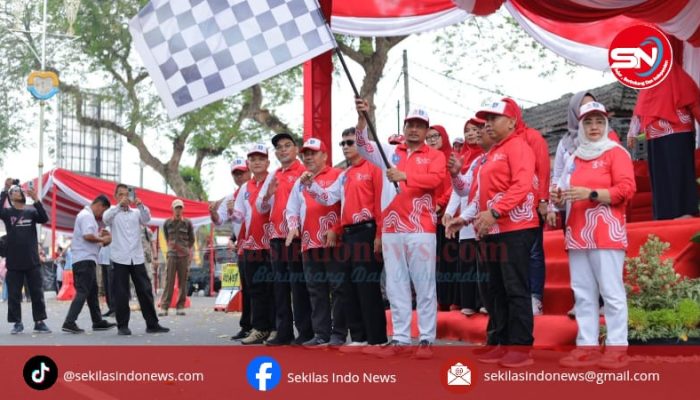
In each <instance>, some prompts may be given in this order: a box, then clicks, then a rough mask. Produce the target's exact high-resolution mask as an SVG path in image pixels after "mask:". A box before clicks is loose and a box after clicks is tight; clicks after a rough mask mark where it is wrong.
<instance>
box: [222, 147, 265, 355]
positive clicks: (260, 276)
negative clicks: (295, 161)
mask: <svg viewBox="0 0 700 400" xmlns="http://www.w3.org/2000/svg"><path fill="white" fill-rule="evenodd" d="M247 163H248V168H249V169H250V170H251V172H252V173H253V178H252V179H251V180H249V181H248V182H246V183H244V184H243V186H241V188H240V193H239V195H238V196H236V202H235V204H234V212H233V218H232V219H233V221H234V222H237V223H242V224H244V226H245V235H243V236H239V237H238V248H239V249H242V250H243V254H242V256H241V257H239V262H238V264H239V265H243V266H244V267H243V269H242V272H243V273H244V274H245V283H246V285H248V289H247V295H248V296H250V305H251V312H252V318H251V325H252V327H253V329H252V330H251V332H250V334H249V335H248V336H247V337H245V338H244V339H243V340H242V341H241V343H242V344H261V343H262V342H263V341H264V340H265V339H266V338H267V337H268V335H269V337H270V338H269V340H273V339H274V336H276V335H275V333H274V330H275V315H274V309H273V305H274V304H273V298H272V296H273V289H272V280H271V279H270V278H269V277H270V276H271V274H270V272H271V267H270V236H269V231H270V229H269V228H270V226H269V225H270V216H269V214H268V213H259V212H258V210H257V209H256V208H255V201H256V200H257V199H258V196H260V190H261V188H262V185H263V183H264V182H265V179H266V178H267V175H268V173H267V169H268V167H269V166H270V160H269V159H268V152H267V146H265V145H264V144H262V143H258V144H255V145H253V146H252V147H251V148H250V149H249V150H248V159H247Z"/></svg>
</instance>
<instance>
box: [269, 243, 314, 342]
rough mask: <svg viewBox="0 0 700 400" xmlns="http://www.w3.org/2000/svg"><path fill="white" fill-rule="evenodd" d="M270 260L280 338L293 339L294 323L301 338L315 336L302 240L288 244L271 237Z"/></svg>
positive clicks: (284, 339)
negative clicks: (302, 254)
mask: <svg viewBox="0 0 700 400" xmlns="http://www.w3.org/2000/svg"><path fill="white" fill-rule="evenodd" d="M270 264H271V265H272V271H273V272H274V276H273V279H274V281H273V290H274V297H275V313H276V318H275V325H276V327H277V337H278V338H279V340H280V341H289V340H292V339H293V338H294V327H293V326H292V323H293V324H294V326H296V328H297V332H298V334H299V338H301V339H302V340H304V339H306V340H308V339H311V338H312V337H313V336H314V331H313V329H312V327H311V302H310V300H309V292H308V290H307V289H306V280H305V279H304V269H303V265H302V262H301V241H300V240H295V241H293V242H292V244H291V246H289V247H287V246H285V245H284V239H271V240H270ZM292 308H293V310H294V312H293V313H292Z"/></svg>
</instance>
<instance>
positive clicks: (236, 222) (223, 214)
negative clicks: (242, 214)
mask: <svg viewBox="0 0 700 400" xmlns="http://www.w3.org/2000/svg"><path fill="white" fill-rule="evenodd" d="M246 183H247V182H246ZM243 185H245V183H244V184H243ZM238 193H241V190H240V188H239V189H238ZM237 198H238V196H234V193H231V194H229V195H227V196H226V197H224V199H223V200H221V204H219V208H218V209H217V210H216V213H217V214H219V222H218V223H215V225H216V226H221V225H223V224H225V223H226V222H228V221H231V225H232V229H233V234H234V235H236V239H238V236H239V235H240V233H241V227H242V226H243V221H241V220H240V218H233V214H230V213H229V210H228V202H229V200H233V202H234V203H235V202H236V199H237Z"/></svg>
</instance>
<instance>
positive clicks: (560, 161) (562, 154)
mask: <svg viewBox="0 0 700 400" xmlns="http://www.w3.org/2000/svg"><path fill="white" fill-rule="evenodd" d="M592 101H596V99H595V97H594V96H593V95H592V94H591V93H590V92H587V91H585V90H584V91H581V92H578V93H576V94H574V95H573V96H571V99H570V100H569V109H568V110H567V114H566V122H567V132H566V133H565V134H564V136H562V138H561V140H559V144H558V145H557V152H556V153H555V155H554V167H553V169H552V183H556V182H558V181H559V178H560V177H561V175H562V172H563V171H564V164H565V163H566V160H567V158H569V157H570V156H571V155H572V154H574V151H576V147H578V122H579V121H578V116H579V110H580V109H581V106H583V105H584V104H587V103H590V102H592ZM608 138H609V139H610V140H612V141H614V142H616V143H620V138H619V137H618V135H617V133H615V131H614V130H612V129H610V131H609V133H608ZM556 213H557V210H556V209H554V208H553V207H550V208H549V209H548V210H547V223H548V224H549V225H550V226H556V224H557V215H556ZM565 219H566V216H565V214H564V212H563V211H562V213H561V220H562V221H564V220H565Z"/></svg>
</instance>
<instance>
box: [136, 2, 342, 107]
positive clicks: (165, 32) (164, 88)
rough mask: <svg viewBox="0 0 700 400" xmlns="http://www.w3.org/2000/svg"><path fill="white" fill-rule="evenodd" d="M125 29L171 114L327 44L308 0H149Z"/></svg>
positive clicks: (284, 66)
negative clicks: (128, 32)
mask: <svg viewBox="0 0 700 400" xmlns="http://www.w3.org/2000/svg"><path fill="white" fill-rule="evenodd" d="M129 30H130V31H131V36H132V37H133V39H134V44H135V46H136V51H137V52H138V53H139V55H140V56H141V59H142V60H143V63H144V65H145V67H146V69H147V70H148V73H149V74H150V76H151V79H153V82H154V83H155V85H156V89H157V90H158V94H159V95H160V98H161V99H162V100H163V103H164V104H165V107H166V109H167V110H168V115H169V116H170V117H171V118H175V117H177V116H180V115H182V114H184V113H186V112H189V111H192V110H195V109H197V108H200V107H203V106H205V105H207V104H209V103H212V102H214V101H216V100H220V99H222V98H224V97H227V96H231V95H233V94H236V93H238V92H240V91H242V90H244V89H246V88H248V87H250V86H253V85H255V84H256V83H258V82H260V81H263V80H265V79H267V78H270V77H272V76H274V75H277V74H279V73H281V72H283V71H285V70H287V69H289V68H292V67H294V66H296V65H299V64H301V63H303V62H305V61H307V60H309V59H311V58H313V57H316V56H317V55H319V54H322V53H324V52H326V51H328V50H330V49H332V48H334V47H335V40H334V38H333V34H332V33H331V30H330V28H329V27H328V25H327V24H326V21H325V19H324V17H323V14H322V13H321V10H320V8H319V6H318V3H317V2H316V0H151V1H150V2H149V3H148V4H147V5H146V7H144V8H143V9H142V10H141V11H140V12H139V14H138V15H136V16H135V17H134V18H133V19H132V20H131V21H130V22H129Z"/></svg>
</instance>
